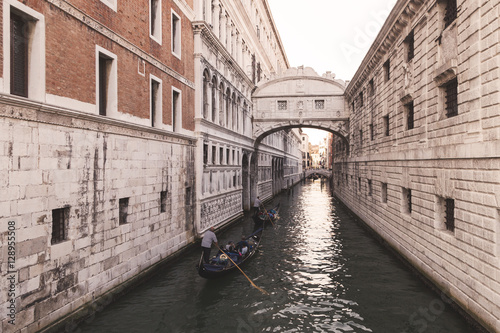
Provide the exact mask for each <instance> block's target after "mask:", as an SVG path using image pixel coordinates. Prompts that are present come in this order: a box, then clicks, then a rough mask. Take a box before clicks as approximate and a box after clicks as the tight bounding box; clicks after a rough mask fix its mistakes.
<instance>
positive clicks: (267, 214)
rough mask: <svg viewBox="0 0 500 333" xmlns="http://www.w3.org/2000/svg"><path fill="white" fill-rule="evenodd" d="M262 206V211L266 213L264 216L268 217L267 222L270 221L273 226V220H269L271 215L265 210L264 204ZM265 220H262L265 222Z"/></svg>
mask: <svg viewBox="0 0 500 333" xmlns="http://www.w3.org/2000/svg"><path fill="white" fill-rule="evenodd" d="M262 208H264V212H265V213H266V216H267V217H269V222H271V224H272V225H273V227H274V223H273V220H271V216H269V213H268V212H267V210H266V206H264V205H262ZM265 221H266V220H264V222H265Z"/></svg>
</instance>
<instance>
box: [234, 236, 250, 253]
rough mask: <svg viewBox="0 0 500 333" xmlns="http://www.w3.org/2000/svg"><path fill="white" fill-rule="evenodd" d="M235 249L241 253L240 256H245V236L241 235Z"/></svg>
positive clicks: (246, 247)
mask: <svg viewBox="0 0 500 333" xmlns="http://www.w3.org/2000/svg"><path fill="white" fill-rule="evenodd" d="M236 250H237V251H238V252H239V253H240V254H241V256H245V254H247V252H248V242H247V240H246V238H245V236H241V241H239V242H238V244H236Z"/></svg>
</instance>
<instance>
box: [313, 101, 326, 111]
mask: <svg viewBox="0 0 500 333" xmlns="http://www.w3.org/2000/svg"><path fill="white" fill-rule="evenodd" d="M314 108H315V109H316V110H324V109H325V100H324V99H320V100H315V101H314Z"/></svg>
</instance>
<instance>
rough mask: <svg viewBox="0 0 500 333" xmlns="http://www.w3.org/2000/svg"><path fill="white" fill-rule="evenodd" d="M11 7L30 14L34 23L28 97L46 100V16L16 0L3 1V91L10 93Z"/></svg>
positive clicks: (41, 100) (40, 100)
mask: <svg viewBox="0 0 500 333" xmlns="http://www.w3.org/2000/svg"><path fill="white" fill-rule="evenodd" d="M11 8H15V9H16V10H18V11H20V12H22V13H24V14H26V15H28V16H30V17H31V18H32V19H33V21H35V22H36V23H35V24H34V29H33V31H32V33H31V38H30V39H31V43H30V44H31V45H30V54H29V65H28V98H29V99H33V100H36V101H39V102H44V101H45V17H44V16H43V14H41V13H39V12H37V11H35V10H33V9H32V8H30V7H28V6H26V5H23V4H22V3H20V2H18V1H16V0H4V1H3V84H2V91H3V92H4V93H6V94H10V65H9V64H10V12H11Z"/></svg>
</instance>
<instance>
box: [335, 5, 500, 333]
mask: <svg viewBox="0 0 500 333" xmlns="http://www.w3.org/2000/svg"><path fill="white" fill-rule="evenodd" d="M445 4H446V1H442V2H435V1H424V2H421V1H398V3H397V4H396V9H395V10H394V11H393V12H392V14H391V16H390V17H389V19H388V21H387V22H386V24H385V25H384V27H383V28H382V32H381V34H380V35H379V37H377V40H376V41H375V44H374V47H373V48H372V49H371V51H370V53H368V55H367V56H366V58H365V60H364V61H363V64H362V65H361V67H360V68H359V70H358V72H357V73H356V75H355V77H354V78H353V80H352V81H351V83H350V84H349V86H348V87H347V89H346V107H347V108H349V110H350V112H351V116H350V120H351V122H350V129H349V131H350V135H349V146H346V145H345V144H344V143H343V142H342V141H340V140H339V139H337V140H336V142H335V148H336V151H335V154H336V155H335V169H334V175H335V180H334V184H335V185H336V186H335V194H336V195H337V197H339V198H340V199H341V200H342V201H343V202H344V203H345V204H346V205H347V206H348V207H349V208H350V209H351V210H352V211H353V212H354V213H356V214H357V215H358V216H360V217H361V218H362V219H363V220H364V221H365V222H366V223H367V224H368V225H369V226H370V227H371V228H372V229H374V230H375V231H376V232H377V233H379V234H380V235H381V236H382V237H383V238H384V239H385V240H386V241H387V242H388V243H389V244H390V245H391V246H392V247H393V248H395V249H396V250H397V251H398V252H399V253H401V254H402V255H403V256H404V257H405V258H406V259H407V260H408V261H409V262H410V263H412V264H413V265H414V266H415V267H416V268H417V269H418V270H420V271H421V272H422V273H423V274H424V275H425V276H427V277H428V278H429V279H430V280H432V281H433V282H434V283H435V284H436V285H437V286H438V287H439V288H440V289H441V290H442V291H443V292H444V293H445V294H447V295H448V296H450V297H451V298H452V299H454V300H455V301H456V302H457V304H459V305H460V306H461V307H462V308H463V309H465V310H466V311H467V312H468V313H469V314H471V315H472V316H473V317H474V318H475V319H477V320H478V321H479V322H480V323H481V324H482V325H484V327H486V328H488V329H489V330H491V331H494V332H497V331H500V307H499V304H500V302H499V301H498V300H499V299H500V284H499V283H498V276H499V275H500V270H499V260H500V236H499V235H500V214H499V212H500V196H499V193H500V113H499V112H498V110H499V108H500V101H499V100H500V92H499V87H500V80H499V75H500V68H499V65H500V64H499V59H500V57H499V50H498V42H499V36H500V28H499V15H498V14H499V12H498V10H499V6H498V2H495V1H483V2H477V1H469V0H464V1H458V6H459V10H458V14H457V18H456V19H454V20H453V21H452V22H451V23H450V24H449V25H448V26H447V27H444V22H443V18H444V15H445V14H444V13H445V9H444V6H445ZM412 30H413V33H414V56H413V58H411V57H409V56H408V47H409V43H408V40H409V37H408V36H410V33H411V31H412ZM384 64H385V66H384ZM387 64H388V67H389V68H390V75H389V76H390V77H389V78H387V72H386V68H385V67H387ZM453 79H457V81H458V89H457V91H458V93H457V96H458V114H457V115H451V116H450V115H447V111H446V106H447V103H448V102H447V97H446V91H445V86H446V84H447V83H449V82H451V81H452V80H453ZM411 103H413V108H414V114H413V117H411V118H413V126H409V123H411V121H410V120H409V117H408V116H409V109H408V105H409V104H411ZM387 124H388V128H387ZM446 199H450V200H453V201H454V216H453V218H454V224H455V226H454V230H447V228H446V224H445V215H446V213H445V200H446Z"/></svg>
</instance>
